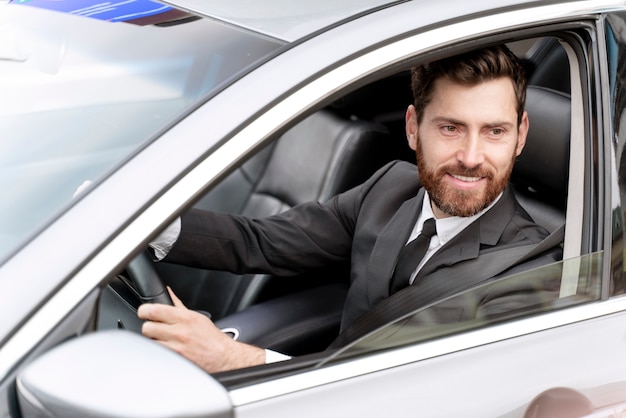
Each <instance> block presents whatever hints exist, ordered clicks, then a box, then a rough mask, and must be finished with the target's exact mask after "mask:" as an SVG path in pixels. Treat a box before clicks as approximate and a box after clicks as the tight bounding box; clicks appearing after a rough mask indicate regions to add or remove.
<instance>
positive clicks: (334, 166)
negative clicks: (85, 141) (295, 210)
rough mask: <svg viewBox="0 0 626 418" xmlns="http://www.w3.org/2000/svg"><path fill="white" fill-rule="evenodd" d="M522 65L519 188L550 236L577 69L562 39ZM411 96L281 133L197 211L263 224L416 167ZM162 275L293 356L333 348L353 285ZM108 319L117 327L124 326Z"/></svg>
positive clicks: (224, 322) (381, 100)
mask: <svg viewBox="0 0 626 418" xmlns="http://www.w3.org/2000/svg"><path fill="white" fill-rule="evenodd" d="M523 62H524V64H525V66H526V68H527V72H528V75H529V89H528V94H527V102H526V110H527V111H528V113H529V118H530V120H531V127H530V132H529V137H528V140H527V145H526V147H525V149H524V151H523V153H522V155H521V156H520V157H519V158H518V160H517V162H516V164H515V166H514V172H513V175H512V179H511V182H512V184H513V186H514V188H515V191H516V194H517V196H518V199H519V201H520V203H521V204H522V206H523V207H524V208H525V209H526V210H527V211H528V212H529V214H530V215H531V216H532V217H533V218H534V219H535V221H536V222H538V223H539V224H541V225H542V226H544V227H545V228H546V229H547V230H548V231H550V232H551V231H553V230H555V229H557V228H558V227H559V226H561V225H563V224H564V222H565V216H566V204H567V190H568V176H569V161H570V160H569V149H570V114H571V106H570V96H569V92H570V80H569V62H568V57H567V55H566V53H565V51H564V49H563V47H562V46H561V44H560V43H559V42H558V40H557V39H555V38H541V39H540V40H538V41H537V42H535V43H534V44H533V45H532V47H531V48H530V49H527V50H526V51H525V55H524V56H523ZM411 101H412V96H411V89H410V73H409V71H403V72H400V73H397V74H395V75H393V76H390V77H387V78H384V79H382V80H379V81H376V82H373V83H370V84H368V85H366V86H364V87H362V88H359V89H358V90H356V91H353V92H351V93H349V94H347V95H345V96H343V97H342V98H341V99H339V100H336V101H334V102H333V103H332V104H330V105H329V106H327V107H325V108H323V109H321V110H318V111H316V112H315V113H313V114H311V115H309V116H308V117H306V118H305V119H303V120H301V121H300V122H299V123H297V124H296V125H294V126H292V127H291V128H290V129H289V130H287V131H286V132H284V133H282V135H280V137H279V138H278V139H276V140H275V141H273V142H271V143H269V144H268V145H266V146H265V147H264V148H263V149H262V150H261V151H259V152H258V153H256V154H255V155H254V156H253V157H251V158H250V159H249V160H247V161H246V162H245V163H244V164H242V165H241V166H240V167H239V168H238V169H236V170H235V171H233V172H232V173H231V174H230V175H229V176H228V177H226V178H225V179H224V180H223V181H222V182H221V183H220V184H219V185H218V186H216V187H214V188H213V189H211V190H210V191H209V192H208V193H207V194H206V195H205V196H204V197H203V198H202V199H201V200H199V201H198V202H197V204H196V207H198V208H202V209H208V210H215V211H222V212H230V213H237V214H242V215H246V216H249V217H253V218H259V217H265V216H270V215H273V214H277V213H280V212H282V211H283V210H285V209H287V208H290V207H293V206H295V205H297V204H299V203H303V202H306V201H311V200H319V201H323V200H326V199H328V198H330V197H332V196H333V195H335V194H337V193H340V192H342V191H344V190H347V189H349V188H351V187H353V186H356V185H358V184H359V183H361V182H362V181H364V180H365V179H367V178H368V177H369V176H370V175H371V174H373V173H374V172H375V171H376V170H377V169H378V168H380V167H381V166H383V165H384V164H385V163H387V162H389V161H392V160H395V159H401V160H406V161H411V162H413V161H414V154H413V151H412V150H410V148H409V147H408V145H407V144H406V139H405V138H406V137H405V132H404V124H405V122H404V117H405V111H406V107H407V106H408V105H409V104H410V103H411ZM548 139H549V140H548ZM155 268H156V269H157V272H158V274H159V276H160V277H161V278H162V280H163V281H164V282H165V284H167V285H169V286H171V287H172V288H173V290H174V291H175V292H176V294H177V295H178V296H179V297H180V298H181V299H182V300H183V302H184V303H185V304H186V306H188V307H189V308H191V309H196V310H199V311H204V312H208V313H209V314H210V315H211V317H212V318H213V320H214V321H215V323H216V325H217V326H218V327H219V328H221V329H223V330H224V331H225V332H229V333H231V335H232V336H233V337H234V338H237V339H238V340H240V341H243V342H247V343H252V344H256V345H259V346H262V347H267V348H271V349H274V350H277V351H280V352H284V353H287V354H290V355H302V354H308V353H313V352H317V351H321V350H324V349H325V348H326V347H327V346H328V345H329V344H330V343H331V342H332V341H333V339H334V338H335V337H336V336H337V334H338V330H339V323H340V318H341V312H342V308H343V302H344V299H345V296H346V293H347V289H348V285H349V282H348V280H349V279H348V277H349V273H348V268H349V266H347V265H336V266H328V268H327V269H324V270H323V271H314V272H310V273H308V274H307V275H306V276H305V277H297V278H294V277H286V278H283V277H272V276H268V275H258V274H257V275H234V274H231V273H228V272H222V271H207V270H201V269H196V268H190V267H185V266H180V265H173V264H168V263H166V262H160V263H156V264H155ZM122 293H123V292H121V291H118V290H116V291H114V292H113V293H112V294H113V296H111V294H108V296H107V292H106V291H105V292H103V297H102V299H103V300H104V301H105V302H103V303H110V302H106V300H107V298H109V299H111V298H112V299H116V298H124V297H125V296H123V294H122ZM101 322H102V327H104V328H106V327H107V326H111V327H113V326H115V325H114V324H113V323H118V322H119V321H118V320H115V319H114V318H110V319H106V320H104V321H101ZM107 322H110V324H109V325H107V324H106V323H107Z"/></svg>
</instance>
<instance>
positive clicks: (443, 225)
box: [409, 192, 503, 246]
mask: <svg viewBox="0 0 626 418" xmlns="http://www.w3.org/2000/svg"><path fill="white" fill-rule="evenodd" d="M502 194H503V193H500V194H499V195H498V197H496V198H495V199H494V201H493V202H491V204H490V205H489V206H487V207H486V208H485V209H483V210H481V211H480V212H478V213H477V214H476V215H473V216H450V217H448V218H442V219H437V218H435V215H434V214H433V209H432V206H431V203H430V196H429V195H428V192H425V193H424V200H422V211H421V213H420V216H419V217H418V218H417V222H416V223H415V226H414V227H413V231H412V232H411V236H410V237H409V241H412V240H413V239H415V238H416V237H417V236H418V235H419V233H420V232H422V226H423V225H424V222H425V221H426V220H427V219H430V218H435V222H436V225H437V238H438V240H439V245H438V246H442V245H444V244H445V243H446V242H448V241H450V240H451V239H452V238H454V237H455V236H456V235H457V234H458V233H459V232H461V231H462V230H464V229H465V228H466V227H467V226H469V225H470V224H471V223H472V222H474V221H475V220H476V219H478V218H480V217H481V216H482V215H483V214H484V213H485V212H487V211H488V210H489V209H491V208H492V207H493V205H495V204H496V203H497V202H498V200H500V198H501V197H502Z"/></svg>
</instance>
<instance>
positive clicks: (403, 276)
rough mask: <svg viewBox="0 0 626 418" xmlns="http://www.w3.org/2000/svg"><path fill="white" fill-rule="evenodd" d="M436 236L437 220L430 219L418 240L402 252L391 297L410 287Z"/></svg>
mask: <svg viewBox="0 0 626 418" xmlns="http://www.w3.org/2000/svg"><path fill="white" fill-rule="evenodd" d="M436 234H437V225H436V223H435V219H433V218H430V219H428V220H427V221H426V222H424V226H422V232H420V234H419V235H418V236H417V238H415V239H414V240H413V241H411V242H409V243H408V244H407V245H405V246H404V248H403V249H402V251H400V255H399V256H398V263H397V264H396V269H395V270H394V272H393V276H392V277H391V283H390V285H389V294H390V295H392V294H394V293H396V292H397V291H398V290H400V289H403V288H405V287H407V286H408V285H409V279H410V278H411V274H413V272H414V271H415V269H417V266H418V265H419V263H420V261H422V258H424V255H425V254H426V251H428V246H429V244H430V239H431V238H432V236H433V235H436Z"/></svg>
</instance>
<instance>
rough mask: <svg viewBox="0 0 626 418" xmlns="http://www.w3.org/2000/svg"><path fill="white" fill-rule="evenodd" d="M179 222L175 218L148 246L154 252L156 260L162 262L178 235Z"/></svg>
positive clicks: (178, 219)
mask: <svg viewBox="0 0 626 418" xmlns="http://www.w3.org/2000/svg"><path fill="white" fill-rule="evenodd" d="M180 229H181V222H180V218H176V219H175V220H174V222H172V223H171V224H170V225H169V226H168V227H167V228H165V229H164V230H163V231H162V232H161V233H160V234H159V235H157V237H156V238H155V239H154V240H152V241H151V242H150V243H149V244H148V245H149V246H150V247H151V248H152V249H153V250H154V256H155V257H156V259H157V260H163V259H164V258H165V256H166V255H167V253H169V252H170V250H171V249H172V246H173V245H174V243H175V242H176V240H177V239H178V236H179V235H180Z"/></svg>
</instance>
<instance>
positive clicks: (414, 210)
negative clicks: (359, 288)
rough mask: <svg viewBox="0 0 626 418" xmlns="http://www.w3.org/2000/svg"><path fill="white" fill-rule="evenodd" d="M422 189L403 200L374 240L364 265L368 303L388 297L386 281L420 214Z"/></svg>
mask: <svg viewBox="0 0 626 418" xmlns="http://www.w3.org/2000/svg"><path fill="white" fill-rule="evenodd" d="M423 199H424V189H420V190H419V192H418V193H417V195H416V196H415V197H414V198H411V199H409V200H406V201H405V202H404V203H403V204H402V205H401V206H400V208H399V209H398V211H397V212H396V213H395V214H394V215H393V217H392V218H391V220H390V221H389V222H388V223H387V225H386V226H385V228H384V229H383V230H382V231H381V233H380V235H379V236H378V238H377V239H376V243H375V244H374V248H373V250H372V255H371V257H370V259H369V263H368V266H367V297H368V300H369V302H370V303H373V302H376V301H377V300H379V299H380V296H381V295H382V296H383V297H387V296H389V280H390V279H391V275H392V274H393V269H394V267H395V265H396V260H397V259H398V255H399V254H400V250H401V249H402V247H404V245H405V244H406V241H407V240H408V239H409V235H410V234H411V230H412V229H413V225H415V222H416V221H417V217H418V216H419V214H420V213H421V211H422V200H423Z"/></svg>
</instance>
